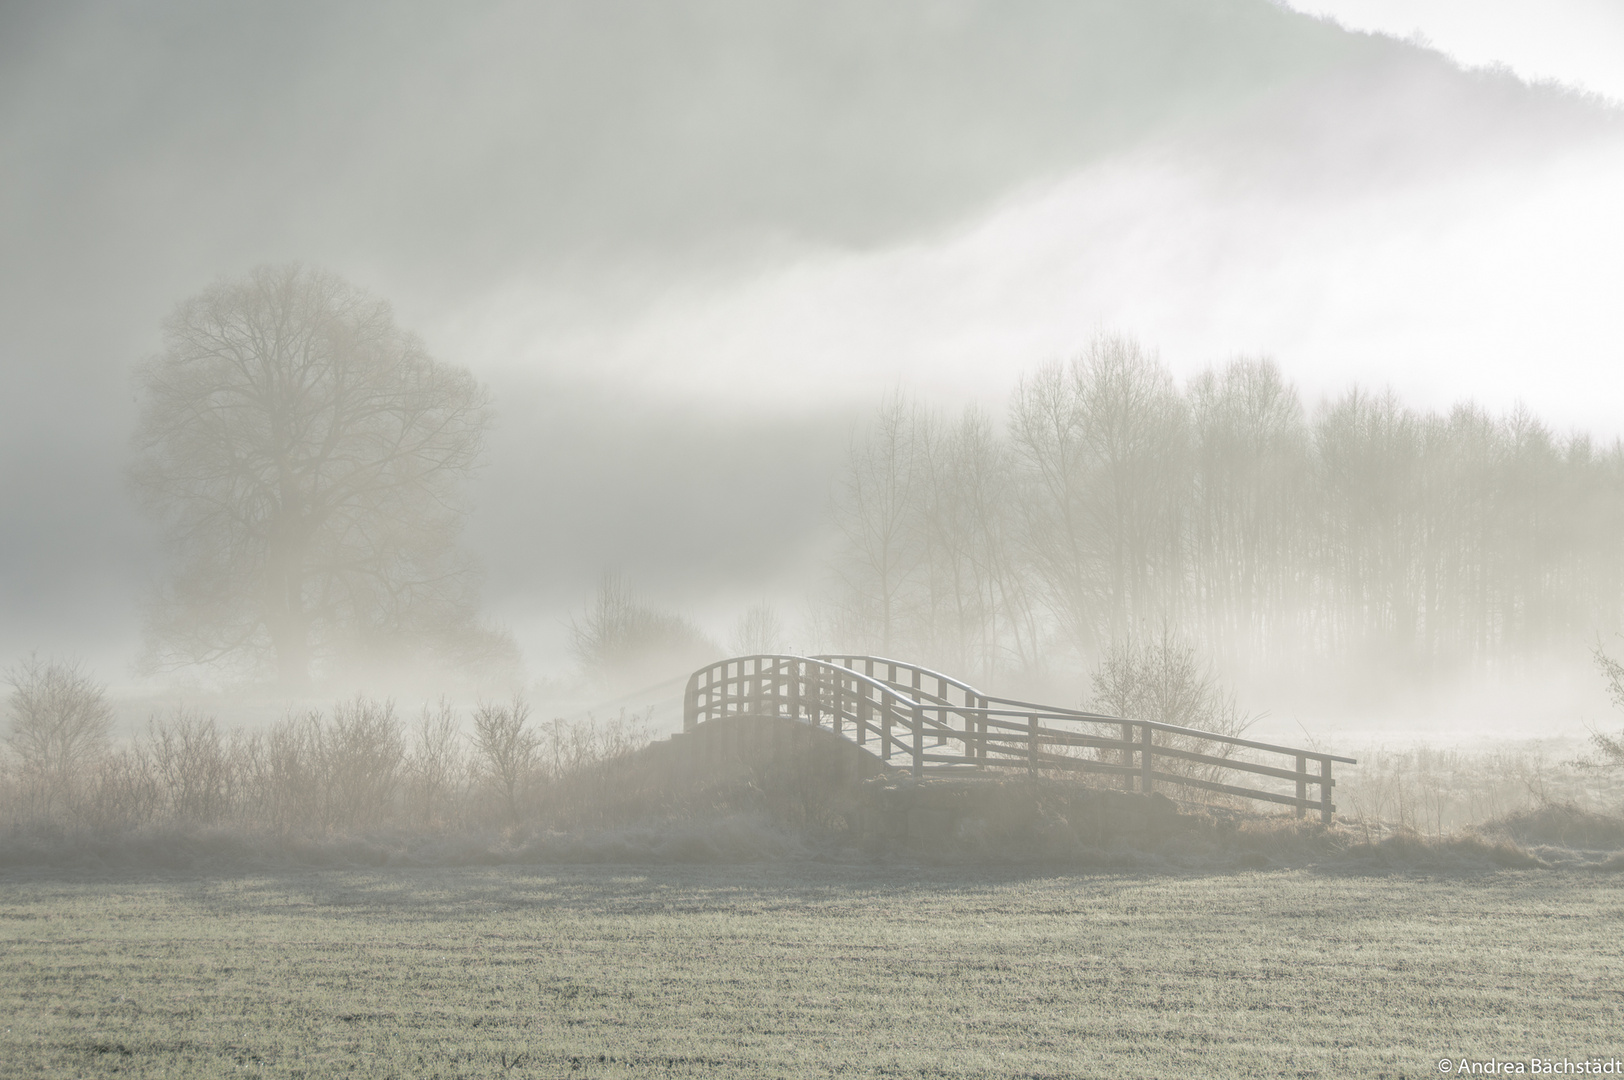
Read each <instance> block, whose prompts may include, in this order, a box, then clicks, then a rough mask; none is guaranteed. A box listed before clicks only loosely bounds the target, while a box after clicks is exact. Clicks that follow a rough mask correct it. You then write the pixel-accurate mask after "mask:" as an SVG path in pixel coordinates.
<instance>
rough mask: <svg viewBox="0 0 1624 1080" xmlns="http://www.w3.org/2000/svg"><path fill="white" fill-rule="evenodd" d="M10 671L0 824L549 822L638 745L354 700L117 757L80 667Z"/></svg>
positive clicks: (314, 831)
mask: <svg viewBox="0 0 1624 1080" xmlns="http://www.w3.org/2000/svg"><path fill="white" fill-rule="evenodd" d="M7 674H8V677H9V681H10V683H11V687H12V692H11V695H10V697H9V699H8V701H7V713H8V717H7V719H8V724H7V731H6V735H7V738H6V753H4V754H3V755H0V820H3V821H4V822H6V823H9V824H10V825H12V826H14V827H30V826H40V825H47V826H53V827H65V828H79V829H88V830H92V831H96V832H101V833H116V832H119V831H124V830H129V829H140V828H147V827H153V826H172V825H173V826H186V827H222V828H240V829H244V830H247V831H251V832H265V833H271V834H276V835H288V834H297V835H323V834H329V833H353V832H364V831H371V830H377V829H381V828H394V827H399V828H403V829H411V830H416V831H431V832H441V831H448V830H470V829H474V830H477V829H485V828H500V827H504V826H507V825H512V824H518V823H545V822H546V821H547V820H548V819H549V814H550V811H551V810H552V809H555V808H554V807H552V806H551V805H550V802H551V800H552V799H553V796H554V794H555V792H556V791H557V790H558V789H559V788H560V786H561V782H562V781H565V780H567V779H570V778H573V777H579V776H581V775H582V774H584V773H587V772H590V771H591V770H593V769H594V768H597V767H600V766H603V765H606V764H607V763H609V762H612V761H615V760H617V759H619V758H621V757H623V756H625V755H627V754H630V753H631V752H633V751H635V750H636V749H638V748H640V747H641V746H643V745H646V744H647V742H648V741H649V736H648V732H647V728H646V724H645V723H644V718H640V717H638V716H635V715H633V716H627V715H626V714H625V713H622V714H620V715H619V716H618V717H616V718H613V719H611V720H609V721H607V722H595V721H590V720H589V721H586V722H574V723H571V722H568V721H565V720H561V719H555V720H552V721H549V722H546V723H542V724H536V723H534V722H532V720H531V717H530V710H529V708H528V706H527V705H526V704H525V702H524V701H523V700H522V699H519V698H515V699H513V700H512V701H509V702H504V703H481V704H478V705H476V706H475V707H474V708H473V709H472V711H471V714H470V715H469V716H468V718H467V719H468V722H467V728H468V731H467V732H466V733H465V731H464V723H463V718H462V717H461V716H460V715H459V714H458V712H457V710H456V709H455V708H454V707H453V706H452V705H451V704H449V703H447V702H446V701H444V700H441V701H440V702H438V703H436V704H432V705H425V706H423V708H422V710H421V711H420V713H419V714H418V716H417V717H416V718H415V719H414V720H412V721H406V720H403V719H402V718H401V717H400V716H399V715H398V714H397V712H396V709H395V705H394V703H393V702H392V701H387V700H377V699H374V698H367V697H357V698H354V699H352V700H349V701H341V702H339V703H337V704H336V705H334V706H333V708H332V710H331V711H330V712H326V713H323V712H321V711H319V710H305V711H296V712H292V713H289V714H288V715H287V716H286V717H284V718H283V719H282V720H280V721H278V722H276V723H274V724H272V725H271V726H269V727H268V728H266V729H265V730H262V731H245V730H242V729H235V730H230V731H226V730H223V729H222V728H221V727H220V726H219V725H218V724H217V723H216V722H215V720H214V718H213V717H210V716H206V715H203V714H201V713H198V712H192V711H186V710H179V711H175V712H171V713H168V714H164V715H159V716H154V717H152V718H151V719H149V720H148V722H147V724H146V726H145V729H144V730H143V731H142V732H141V733H140V734H138V735H137V736H136V737H135V738H134V739H133V740H131V741H130V742H129V743H127V744H125V745H121V746H114V745H113V743H112V740H111V738H110V735H111V729H112V723H113V714H112V710H111V708H110V706H109V703H108V701H107V698H106V695H105V692H104V690H103V688H102V687H101V686H100V685H98V684H97V683H96V682H95V681H94V679H92V678H91V677H90V676H89V675H88V674H87V673H86V672H84V671H83V669H81V668H80V667H79V666H77V665H74V664H68V663H62V662H56V661H42V660H38V659H29V660H25V661H23V662H22V663H21V664H18V665H17V666H16V667H14V668H13V669H11V670H10V671H9V672H8V673H7ZM576 795H577V796H578V795H579V792H577V793H576Z"/></svg>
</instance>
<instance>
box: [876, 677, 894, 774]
mask: <svg viewBox="0 0 1624 1080" xmlns="http://www.w3.org/2000/svg"><path fill="white" fill-rule="evenodd" d="M874 704H875V707H876V708H878V709H879V710H880V757H881V758H882V759H884V761H885V763H886V764H887V765H889V764H891V752H892V751H893V750H895V749H896V746H895V745H894V744H895V742H896V740H895V739H893V738H891V719H892V717H891V714H892V713H893V712H895V711H896V710H894V709H892V708H891V705H890V703H889V702H887V701H886V700H885V695H884V694H880V695H878V696H877V697H876V698H875V702H874Z"/></svg>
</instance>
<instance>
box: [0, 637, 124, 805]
mask: <svg viewBox="0 0 1624 1080" xmlns="http://www.w3.org/2000/svg"><path fill="white" fill-rule="evenodd" d="M5 677H6V681H7V682H8V683H10V684H11V691H12V692H11V699H10V701H9V702H8V709H7V712H8V714H9V717H10V727H9V729H8V731H7V735H6V741H7V743H8V744H9V745H10V747H11V752H12V754H13V755H14V756H15V758H16V769H17V779H18V781H19V782H20V784H19V786H20V787H21V789H22V792H23V795H24V799H25V802H26V804H27V805H28V807H29V809H30V810H31V811H32V812H33V813H37V814H39V815H41V816H44V817H50V816H51V815H52V813H53V812H54V811H56V810H59V809H64V808H67V809H70V810H71V808H72V804H73V800H74V797H75V795H76V794H77V792H78V789H79V788H80V786H81V784H80V781H81V779H82V778H83V777H84V776H86V775H87V774H88V773H90V772H91V771H92V770H93V769H94V768H95V766H96V765H97V763H98V762H99V761H100V760H101V758H102V757H104V756H105V755H106V753H107V747H108V734H109V732H110V730H111V729H112V726H113V710H112V708H111V707H110V706H109V705H108V704H107V695H106V688H105V687H103V686H102V685H101V684H100V683H98V682H96V681H95V680H94V679H93V678H91V677H90V675H89V674H87V673H86V672H85V671H84V670H82V669H81V668H80V666H79V664H78V662H76V661H64V660H48V661H41V660H40V659H39V658H38V657H37V656H30V657H29V658H28V659H26V660H23V661H21V662H20V663H18V664H17V666H15V667H13V668H11V669H10V670H9V671H7V672H6V676H5Z"/></svg>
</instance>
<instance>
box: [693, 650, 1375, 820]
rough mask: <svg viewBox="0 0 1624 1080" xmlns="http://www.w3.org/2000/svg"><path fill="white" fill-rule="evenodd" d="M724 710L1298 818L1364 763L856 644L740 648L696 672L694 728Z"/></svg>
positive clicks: (952, 767) (920, 755)
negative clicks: (969, 679)
mask: <svg viewBox="0 0 1624 1080" xmlns="http://www.w3.org/2000/svg"><path fill="white" fill-rule="evenodd" d="M726 716H757V717H781V718H788V719H793V720H798V721H801V722H804V723H809V724H812V725H814V726H818V727H828V728H830V729H831V730H832V731H833V732H834V733H835V734H836V735H840V736H843V737H846V738H849V739H851V740H852V741H853V742H855V743H857V744H858V745H859V746H864V747H867V746H869V745H870V743H871V742H872V743H874V744H876V746H875V751H874V752H875V753H876V754H877V755H878V756H879V757H880V759H881V760H883V761H885V762H886V763H887V764H891V763H893V759H895V758H897V757H899V756H900V757H901V758H902V759H903V760H904V761H905V762H906V763H907V764H908V766H909V767H910V768H911V770H912V772H913V774H914V775H915V776H919V775H922V774H923V773H924V771H925V770H926V769H927V768H929V769H933V770H942V771H954V772H957V771H967V772H976V773H980V772H985V771H986V770H989V769H996V770H1011V769H1014V770H1024V771H1027V772H1032V773H1038V772H1081V773H1092V774H1096V775H1103V776H1108V777H1114V778H1116V779H1117V781H1118V782H1119V783H1120V784H1121V786H1122V787H1124V788H1126V789H1128V790H1138V791H1141V792H1144V793H1147V794H1148V793H1150V792H1153V791H1155V790H1157V788H1159V787H1160V788H1173V789H1184V790H1192V789H1193V790H1196V791H1206V792H1214V793H1219V794H1224V795H1231V796H1236V797H1239V798H1245V799H1251V800H1256V801H1262V802H1271V803H1277V804H1284V805H1287V806H1292V807H1294V808H1295V809H1296V811H1297V816H1299V817H1302V816H1304V815H1306V814H1307V812H1308V811H1309V810H1310V809H1313V808H1318V810H1319V811H1320V818H1321V820H1322V821H1325V822H1327V823H1328V822H1329V821H1330V820H1331V816H1332V814H1333V813H1334V812H1335V809H1336V807H1335V804H1334V803H1333V802H1332V791H1333V789H1334V786H1335V783H1336V781H1335V779H1334V778H1333V776H1332V773H1331V766H1332V763H1333V762H1341V763H1345V764H1357V762H1356V761H1355V760H1354V759H1353V758H1346V757H1337V756H1335V755H1333V754H1326V753H1323V752H1321V751H1317V750H1305V749H1300V748H1297V747H1288V746H1279V745H1275V744H1272V743H1265V742H1259V741H1257V740H1252V739H1244V738H1240V737H1238V736H1233V735H1224V734H1221V733H1218V732H1211V731H1201V730H1198V729H1195V728H1186V727H1180V726H1178V725H1175V724H1163V723H1158V722H1156V721H1150V720H1134V719H1131V718H1127V717H1118V716H1107V715H1105V714H1101V713H1092V712H1085V711H1082V710H1077V709H1059V708H1055V707H1053V706H1048V705H1039V704H1036V703H1034V702H1028V701H1020V700H1017V699H1013V698H999V697H992V696H989V695H986V694H983V693H981V692H980V691H979V690H977V689H976V688H975V687H973V686H970V685H969V684H968V683H965V682H962V681H960V680H958V679H954V678H952V677H950V676H947V675H944V674H942V673H940V672H936V671H932V670H930V669H928V668H922V667H919V666H917V665H913V664H908V663H905V662H903V661H899V660H892V659H889V658H886V657H878V656H866V655H856V654H849V655H848V654H839V655H825V656H817V657H809V656H791V655H770V654H764V655H757V656H741V657H733V658H731V659H728V660H722V661H718V662H717V663H715V664H712V665H710V666H709V667H706V668H701V669H700V670H699V671H696V672H695V673H694V674H693V676H692V677H691V678H690V679H689V681H688V688H687V693H686V695H685V698H684V730H687V731H692V730H694V729H695V728H696V727H697V726H698V725H699V724H701V723H703V722H705V721H707V720H714V719H718V718H721V717H726ZM1311 763H1312V764H1314V765H1315V766H1316V768H1315V769H1314V770H1313V771H1310V768H1309V766H1310V764H1311ZM1248 785H1250V786H1248ZM1310 789H1314V791H1313V796H1312V797H1311V796H1310Z"/></svg>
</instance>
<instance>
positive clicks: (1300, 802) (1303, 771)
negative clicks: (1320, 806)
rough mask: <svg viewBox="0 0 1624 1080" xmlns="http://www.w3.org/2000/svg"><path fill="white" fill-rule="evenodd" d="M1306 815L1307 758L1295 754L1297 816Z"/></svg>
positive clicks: (1302, 816) (1300, 817)
mask: <svg viewBox="0 0 1624 1080" xmlns="http://www.w3.org/2000/svg"><path fill="white" fill-rule="evenodd" d="M1307 816H1308V759H1307V758H1306V757H1304V756H1303V755H1302V754H1298V755H1297V817H1298V819H1299V820H1301V819H1302V818H1305V817H1307Z"/></svg>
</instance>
